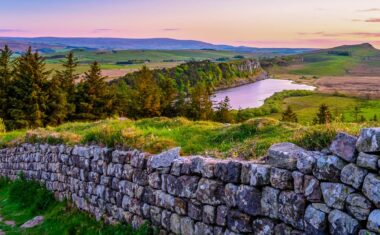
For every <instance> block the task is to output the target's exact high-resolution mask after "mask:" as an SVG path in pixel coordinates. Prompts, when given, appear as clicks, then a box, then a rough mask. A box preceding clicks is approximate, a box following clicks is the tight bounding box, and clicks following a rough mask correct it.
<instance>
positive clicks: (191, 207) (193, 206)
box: [187, 200, 202, 220]
mask: <svg viewBox="0 0 380 235" xmlns="http://www.w3.org/2000/svg"><path fill="white" fill-rule="evenodd" d="M187 208H188V215H189V217H190V218H192V219H194V220H201V219H202V204H201V203H200V202H197V201H195V200H192V201H191V202H189V203H188V206H187Z"/></svg>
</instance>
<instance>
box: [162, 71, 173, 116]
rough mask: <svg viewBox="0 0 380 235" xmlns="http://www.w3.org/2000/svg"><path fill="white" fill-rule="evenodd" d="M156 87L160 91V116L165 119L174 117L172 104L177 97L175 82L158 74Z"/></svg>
mask: <svg viewBox="0 0 380 235" xmlns="http://www.w3.org/2000/svg"><path fill="white" fill-rule="evenodd" d="M158 85H159V87H160V90H161V110H162V115H164V116H167V117H173V116H175V110H174V103H175V99H176V97H177V84H176V83H175V80H173V79H171V78H169V77H165V76H164V75H162V74H159V75H158Z"/></svg>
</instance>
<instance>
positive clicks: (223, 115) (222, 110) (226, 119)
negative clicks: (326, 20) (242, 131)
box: [215, 96, 233, 123]
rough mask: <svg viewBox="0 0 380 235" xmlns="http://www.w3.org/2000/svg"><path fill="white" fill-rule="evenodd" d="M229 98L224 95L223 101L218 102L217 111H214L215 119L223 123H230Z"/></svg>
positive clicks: (231, 120)
mask: <svg viewBox="0 0 380 235" xmlns="http://www.w3.org/2000/svg"><path fill="white" fill-rule="evenodd" d="M230 110H231V106H230V98H229V97H228V96H226V97H225V98H224V100H223V101H221V102H219V104H218V107H217V111H216V112H215V120H216V121H218V122H223V123H232V122H233V118H232V115H231V111H230Z"/></svg>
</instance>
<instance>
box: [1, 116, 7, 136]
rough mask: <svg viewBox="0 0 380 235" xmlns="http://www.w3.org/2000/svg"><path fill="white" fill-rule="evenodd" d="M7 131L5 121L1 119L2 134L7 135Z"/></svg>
mask: <svg viewBox="0 0 380 235" xmlns="http://www.w3.org/2000/svg"><path fill="white" fill-rule="evenodd" d="M5 131H6V127H5V124H4V121H3V119H1V118H0V133H5Z"/></svg>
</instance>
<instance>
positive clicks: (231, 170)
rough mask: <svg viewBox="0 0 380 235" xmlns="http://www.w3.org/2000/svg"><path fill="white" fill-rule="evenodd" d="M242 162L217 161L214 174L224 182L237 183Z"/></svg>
mask: <svg viewBox="0 0 380 235" xmlns="http://www.w3.org/2000/svg"><path fill="white" fill-rule="evenodd" d="M241 166H242V164H241V163H240V162H237V161H227V162H225V161H224V162H218V163H216V165H215V169H214V175H215V177H217V178H218V179H220V180H222V181H224V182H230V183H239V182H240V173H241Z"/></svg>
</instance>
